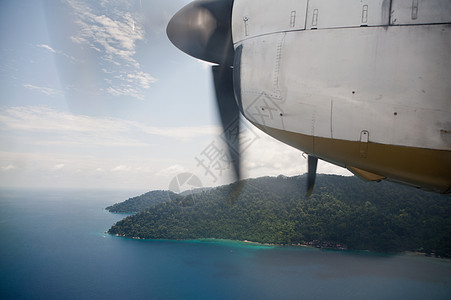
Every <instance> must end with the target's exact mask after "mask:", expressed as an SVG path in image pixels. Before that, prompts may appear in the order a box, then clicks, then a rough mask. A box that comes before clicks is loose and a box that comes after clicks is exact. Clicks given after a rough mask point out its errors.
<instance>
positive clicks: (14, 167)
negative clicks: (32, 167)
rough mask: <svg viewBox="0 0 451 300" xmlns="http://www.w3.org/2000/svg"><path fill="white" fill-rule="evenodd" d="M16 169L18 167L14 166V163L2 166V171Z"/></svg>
mask: <svg viewBox="0 0 451 300" xmlns="http://www.w3.org/2000/svg"><path fill="white" fill-rule="evenodd" d="M14 169H16V166H14V165H12V164H9V165H7V166H3V167H1V170H2V171H11V170H14Z"/></svg>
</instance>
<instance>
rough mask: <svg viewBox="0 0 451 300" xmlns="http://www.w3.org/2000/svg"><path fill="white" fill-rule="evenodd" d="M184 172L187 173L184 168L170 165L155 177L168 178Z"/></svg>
mask: <svg viewBox="0 0 451 300" xmlns="http://www.w3.org/2000/svg"><path fill="white" fill-rule="evenodd" d="M184 172H188V170H187V169H186V168H185V167H183V166H181V165H178V164H177V165H172V166H169V167H167V168H164V169H162V170H160V171H158V172H157V173H156V174H155V175H156V176H167V177H169V176H176V175H178V174H180V173H184Z"/></svg>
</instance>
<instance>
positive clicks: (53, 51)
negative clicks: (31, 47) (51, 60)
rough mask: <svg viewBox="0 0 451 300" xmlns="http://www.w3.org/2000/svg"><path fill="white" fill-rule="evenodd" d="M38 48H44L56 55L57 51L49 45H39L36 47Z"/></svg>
mask: <svg viewBox="0 0 451 300" xmlns="http://www.w3.org/2000/svg"><path fill="white" fill-rule="evenodd" d="M36 46H37V47H39V48H44V49H46V50H48V51H50V52H52V53H56V51H55V49H53V48H52V47H50V46H49V45H44V44H39V45H36Z"/></svg>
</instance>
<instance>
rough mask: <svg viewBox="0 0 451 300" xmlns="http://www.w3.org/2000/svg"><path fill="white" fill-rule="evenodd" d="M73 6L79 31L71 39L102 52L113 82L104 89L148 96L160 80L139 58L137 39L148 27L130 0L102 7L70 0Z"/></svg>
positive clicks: (106, 69)
mask: <svg viewBox="0 0 451 300" xmlns="http://www.w3.org/2000/svg"><path fill="white" fill-rule="evenodd" d="M67 3H68V4H69V6H70V7H71V8H72V10H73V12H74V14H75V16H76V21H75V23H76V24H77V25H78V27H79V31H78V32H77V33H76V34H75V35H73V36H72V37H71V41H72V42H73V43H75V44H78V45H80V46H87V47H89V48H90V49H92V50H94V51H95V52H97V53H98V54H99V55H100V59H101V60H102V61H103V63H102V68H101V69H102V70H103V72H104V73H105V75H110V76H112V77H111V78H109V79H108V80H106V82H107V84H109V86H108V87H107V88H105V89H104V90H105V91H106V92H107V93H108V94H110V95H112V96H129V97H133V98H137V99H141V100H142V99H144V91H145V90H146V89H149V88H150V86H151V84H152V83H154V82H155V81H156V79H155V78H154V77H152V76H151V75H150V74H148V73H147V72H145V71H143V70H142V69H141V65H140V64H139V62H138V60H137V59H136V58H135V55H136V47H137V42H139V41H143V40H144V39H145V34H146V32H145V29H144V26H143V25H142V24H141V23H140V21H139V20H138V18H137V17H136V14H135V13H133V12H132V10H131V7H132V3H131V2H130V1H116V2H114V4H112V3H109V2H101V4H100V6H101V9H98V8H97V9H96V8H95V7H94V6H95V4H94V3H87V2H86V1H77V0H67Z"/></svg>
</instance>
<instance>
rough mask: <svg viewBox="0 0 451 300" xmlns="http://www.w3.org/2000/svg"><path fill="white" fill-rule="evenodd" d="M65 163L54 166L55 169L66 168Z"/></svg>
mask: <svg viewBox="0 0 451 300" xmlns="http://www.w3.org/2000/svg"><path fill="white" fill-rule="evenodd" d="M64 166H65V164H57V165H55V166H54V167H53V170H55V171H57V170H61V169H62V168H64Z"/></svg>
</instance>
